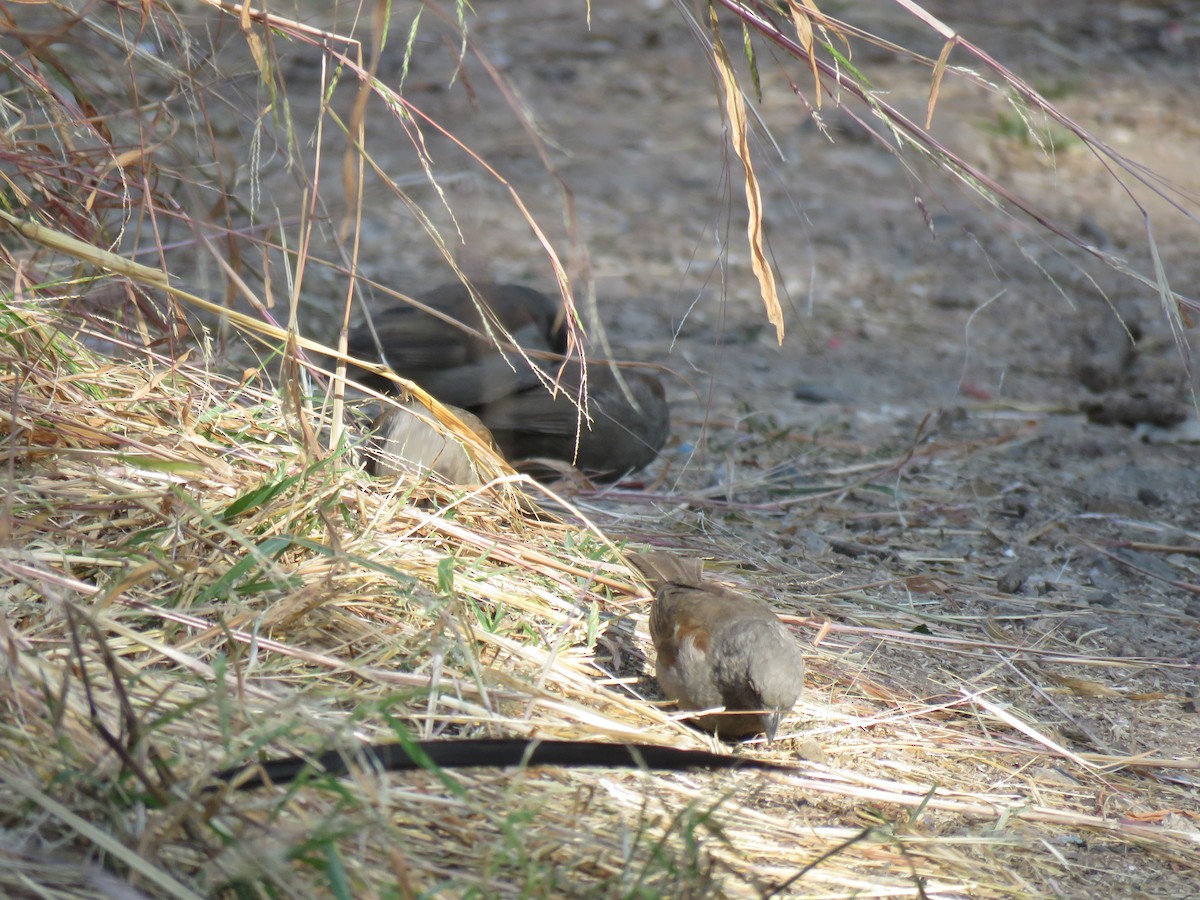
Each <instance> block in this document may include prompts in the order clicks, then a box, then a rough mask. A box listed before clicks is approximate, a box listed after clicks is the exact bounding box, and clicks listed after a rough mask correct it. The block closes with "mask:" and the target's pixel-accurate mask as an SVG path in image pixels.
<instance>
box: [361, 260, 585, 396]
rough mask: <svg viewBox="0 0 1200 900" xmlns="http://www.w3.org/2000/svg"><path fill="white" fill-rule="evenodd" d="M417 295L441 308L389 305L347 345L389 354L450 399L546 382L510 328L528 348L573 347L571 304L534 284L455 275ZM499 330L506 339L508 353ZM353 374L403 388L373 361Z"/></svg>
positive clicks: (389, 360)
mask: <svg viewBox="0 0 1200 900" xmlns="http://www.w3.org/2000/svg"><path fill="white" fill-rule="evenodd" d="M472 289H473V290H474V296H473V295H472ZM416 299H417V300H418V301H419V302H420V303H421V304H423V305H424V306H426V307H429V309H432V310H434V311H435V312H436V313H437V315H435V314H431V313H429V312H427V311H425V310H424V309H420V308H418V307H416V306H413V305H411V304H409V303H404V302H401V303H396V304H393V305H391V306H388V307H385V308H384V309H382V310H380V311H378V312H376V313H375V314H374V315H373V316H372V317H371V320H370V322H369V323H364V324H363V325H360V326H359V327H357V328H355V329H353V330H352V331H351V332H350V334H349V336H348V339H347V351H348V353H349V354H350V355H351V356H353V357H357V358H359V359H364V360H379V361H381V362H383V363H384V364H386V365H387V366H389V367H390V368H391V369H392V371H394V372H395V373H396V374H397V375H400V376H401V377H404V378H408V379H409V380H411V381H415V382H417V383H418V384H419V385H420V386H421V387H422V388H424V389H425V390H426V391H428V392H429V393H430V394H432V395H433V396H434V397H436V398H437V399H438V400H440V401H441V402H442V403H445V404H449V405H452V406H458V407H462V408H464V409H470V408H472V407H475V406H478V405H480V404H482V403H487V402H489V401H492V400H496V399H499V398H501V397H504V396H506V395H508V394H512V393H515V392H517V391H521V390H524V389H527V388H530V387H533V386H534V385H536V384H538V383H539V377H538V375H537V374H536V373H534V372H533V371H532V370H531V368H530V365H529V363H528V362H526V361H525V360H524V359H522V358H521V356H520V354H519V353H518V352H517V351H516V350H515V349H513V348H512V347H511V345H508V344H507V339H506V338H505V337H504V332H507V334H508V335H509V336H510V337H511V339H512V342H513V343H514V344H515V345H516V346H517V347H520V348H521V349H522V350H525V351H544V352H549V353H559V354H561V353H563V352H565V351H566V348H567V327H566V312H565V309H564V307H563V304H562V303H561V301H560V300H558V299H557V298H551V297H549V296H547V295H546V294H543V293H542V292H541V291H538V290H535V289H533V288H530V287H525V286H524V285H519V284H496V283H493V282H477V283H474V284H473V285H472V286H471V288H468V287H467V285H466V284H464V283H462V282H451V283H449V284H443V285H441V286H439V287H436V288H434V289H433V290H431V291H429V292H427V293H425V294H421V295H419V296H418V297H416ZM476 301H478V302H476ZM473 332H474V333H473ZM491 334H495V336H496V337H497V338H498V339H499V340H500V341H501V342H502V343H503V344H504V346H505V347H506V350H505V352H504V353H501V351H500V349H499V348H498V347H497V346H496V344H495V343H494V342H493V341H492V339H491V336H490V335H491ZM351 375H352V377H353V378H354V379H355V380H356V381H358V382H360V383H361V384H363V385H365V386H367V387H370V388H373V389H374V390H377V391H380V392H384V393H395V392H396V391H397V390H398V387H397V385H396V383H395V382H393V381H391V380H389V379H387V378H384V377H383V376H381V375H377V374H375V373H373V372H368V371H366V370H365V369H360V368H357V367H354V368H352V371H351Z"/></svg>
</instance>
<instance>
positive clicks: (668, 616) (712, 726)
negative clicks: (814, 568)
mask: <svg viewBox="0 0 1200 900" xmlns="http://www.w3.org/2000/svg"><path fill="white" fill-rule="evenodd" d="M628 560H629V562H630V563H631V564H632V565H633V567H634V568H635V569H636V570H637V571H638V572H639V573H640V574H641V575H642V577H643V578H644V579H645V580H646V582H647V583H648V584H649V585H650V586H651V588H652V589H653V590H654V605H653V607H652V608H651V610H650V637H651V638H652V639H653V641H654V649H655V651H656V654H657V659H656V660H655V675H656V677H657V678H658V684H659V686H660V687H661V688H662V691H663V693H664V694H665V695H666V696H667V698H668V699H670V700H674V701H676V702H677V703H678V705H679V707H680V708H681V709H685V710H697V711H698V710H712V709H717V708H720V707H723V708H724V712H716V713H709V714H707V715H702V716H699V717H698V718H696V719H695V720H693V721H694V723H695V724H696V725H698V726H699V727H701V728H703V729H705V730H707V731H712V732H715V733H716V734H717V735H718V736H719V737H721V738H726V739H729V738H734V739H736V738H744V737H749V736H751V735H754V734H759V733H764V732H765V733H766V735H767V738H768V740H772V741H773V740H774V739H775V735H776V733H777V732H778V729H779V723H780V722H781V721H782V719H783V717H784V716H785V715H787V714H788V713H789V712H790V711H791V709H792V707H793V706H795V705H796V701H797V700H798V699H799V697H800V692H801V689H802V688H803V686H804V657H803V656H802V655H801V653H800V647H799V645H798V644H797V643H796V640H795V639H794V638H793V636H792V633H791V632H790V631H788V629H787V628H786V627H785V626H784V624H783V623H782V622H781V621H779V619H778V617H776V615H775V614H774V613H772V612H771V610H770V609H768V608H767V606H766V605H765V604H764V603H761V602H760V601H758V600H757V599H755V598H753V597H750V596H747V595H746V594H743V593H739V592H738V591H734V590H732V589H730V588H727V587H723V586H722V585H719V584H716V583H715V582H713V581H710V580H706V579H705V578H704V577H703V566H702V564H701V562H700V561H699V560H696V559H686V558H684V557H680V556H676V555H675V554H672V553H667V552H664V551H654V552H650V553H636V554H629V555H628Z"/></svg>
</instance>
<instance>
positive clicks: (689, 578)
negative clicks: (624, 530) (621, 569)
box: [625, 550, 704, 591]
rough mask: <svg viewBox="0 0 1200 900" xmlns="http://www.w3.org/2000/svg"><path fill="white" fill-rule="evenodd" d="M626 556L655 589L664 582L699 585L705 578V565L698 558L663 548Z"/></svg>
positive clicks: (687, 585) (688, 585) (689, 585)
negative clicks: (670, 551)
mask: <svg viewBox="0 0 1200 900" xmlns="http://www.w3.org/2000/svg"><path fill="white" fill-rule="evenodd" d="M625 558H626V559H628V560H629V562H630V564H631V565H632V566H633V567H634V568H635V569H637V570H638V573H639V574H640V575H641V576H642V577H643V578H644V579H646V582H647V583H648V584H649V585H650V587H651V588H653V589H654V590H655V591H657V590H658V589H659V588H660V587H662V586H663V585H664V584H678V585H680V586H682V587H699V586H700V582H701V581H702V580H703V576H702V574H701V573H702V572H703V569H704V566H703V564H702V563H701V562H700V560H698V559H687V558H685V557H682V556H676V555H675V554H673V553H667V552H665V551H663V550H655V551H654V552H652V553H627V554H626V555H625Z"/></svg>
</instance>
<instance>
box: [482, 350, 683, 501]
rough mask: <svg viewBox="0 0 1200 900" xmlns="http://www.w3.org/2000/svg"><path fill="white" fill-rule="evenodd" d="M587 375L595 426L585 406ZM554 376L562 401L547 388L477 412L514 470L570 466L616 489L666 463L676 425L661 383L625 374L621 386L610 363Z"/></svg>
mask: <svg viewBox="0 0 1200 900" xmlns="http://www.w3.org/2000/svg"><path fill="white" fill-rule="evenodd" d="M585 371H586V376H587V394H586V398H585V399H586V409H587V412H588V415H589V416H590V417H591V422H590V424H589V422H588V421H587V419H586V418H584V417H582V415H581V413H580V408H579V406H578V405H577V403H579V402H580V400H581V390H580V389H581V384H582V380H583V376H584V373H585ZM546 374H547V375H548V376H550V377H551V378H554V377H557V378H558V389H557V391H556V392H555V393H551V392H550V390H548V389H547V388H546V387H545V386H544V385H541V384H539V385H537V386H536V387H532V388H529V389H527V390H524V391H519V392H517V393H513V394H509V395H508V396H505V397H502V398H500V399H498V400H495V401H493V402H491V403H485V404H483V405H481V406H479V407H478V408H477V409H476V410H475V411H476V412H477V413H478V414H479V418H480V419H481V420H482V421H483V424H484V425H485V426H486V427H487V428H488V430H489V431H491V433H492V435H493V436H494V438H495V440H496V444H497V446H499V448H500V450H501V451H502V452H503V453H504V456H505V458H507V459H508V460H509V461H510V462H512V463H514V464H516V463H519V462H520V461H522V460H531V459H532V460H536V459H538V458H548V459H556V460H563V461H565V462H569V463H572V464H573V465H574V466H575V467H576V468H577V469H579V470H580V471H581V472H583V473H584V474H585V475H588V476H590V477H593V478H596V479H598V480H600V481H614V480H616V479H618V478H620V477H622V476H623V475H626V474H627V473H629V472H632V471H636V470H637V469H641V468H643V467H644V466H646V465H648V464H649V463H651V462H653V461H654V459H655V458H656V457H657V456H658V453H659V451H660V450H661V449H662V447H663V444H664V443H666V440H667V437H668V435H669V434H670V417H669V409H668V407H667V400H666V391H665V390H664V388H663V384H662V381H660V380H659V379H658V377H657V376H655V375H653V374H651V373H649V372H633V371H628V370H625V371H622V373H621V376H620V380H618V377H617V376H616V375H615V374H614V371H613V369H612V368H610V367H609V366H608V365H607V364H605V363H589V364H588V365H587V366H586V368H584V367H581V366H579V365H577V364H576V365H568V366H567V367H566V369H565V370H564V371H563V372H562V374H561V376H558V373H557V372H553V371H547V372H546ZM518 467H520V466H518ZM533 471H534V472H535V473H537V472H539V471H540V470H538V469H536V468H535V469H534V470H533Z"/></svg>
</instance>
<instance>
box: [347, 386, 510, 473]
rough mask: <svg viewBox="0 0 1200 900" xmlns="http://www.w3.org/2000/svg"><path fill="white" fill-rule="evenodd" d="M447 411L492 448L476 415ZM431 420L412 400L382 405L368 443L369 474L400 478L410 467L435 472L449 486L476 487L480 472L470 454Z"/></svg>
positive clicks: (486, 432) (429, 415) (455, 410)
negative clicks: (382, 407) (464, 485)
mask: <svg viewBox="0 0 1200 900" xmlns="http://www.w3.org/2000/svg"><path fill="white" fill-rule="evenodd" d="M447 409H448V410H449V411H450V412H451V413H453V414H454V415H456V416H457V417H458V419H459V421H461V422H462V423H463V424H464V425H466V426H467V427H468V428H470V429H471V430H472V431H473V432H475V434H476V435H477V436H478V437H479V439H480V441H482V442H483V443H484V444H485V445H487V446H492V444H493V441H492V436H491V434H490V433H489V432H488V430H487V428H486V427H484V425H483V423H482V422H480V421H479V419H478V418H477V417H476V416H475V415H473V414H472V413H469V412H467V411H466V410H465V409H458V408H456V407H447ZM434 421H435V418H434V415H433V413H432V412H430V411H429V410H428V409H427V408H426V407H425V406H423V405H422V404H420V403H418V402H417V401H416V400H413V399H409V400H404V401H400V402H396V403H390V404H388V405H387V406H385V407H384V410H383V412H382V413H381V414H380V415H379V416H378V417H377V418H376V419H375V422H374V424H373V426H372V435H371V437H370V438H369V439H368V440H367V453H366V456H367V471H368V473H369V474H371V475H376V476H388V475H399V474H400V473H401V472H402V471H403V470H404V469H405V468H409V467H411V468H416V469H420V470H424V471H426V472H432V473H435V474H437V475H439V476H440V477H441V478H443V479H444V480H445V481H447V482H449V483H450V484H478V483H479V482H480V478H479V472H478V470H477V468H476V465H475V461H474V460H473V459H472V458H471V455H470V454H469V453H468V452H467V450H466V449H465V448H464V447H463V445H462V443H461V442H460V441H458V440H456V439H455V438H454V437H452V436H450V435H449V434H448V433H446V431H445V429H439V428H438V427H436V426H435V425H434Z"/></svg>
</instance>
